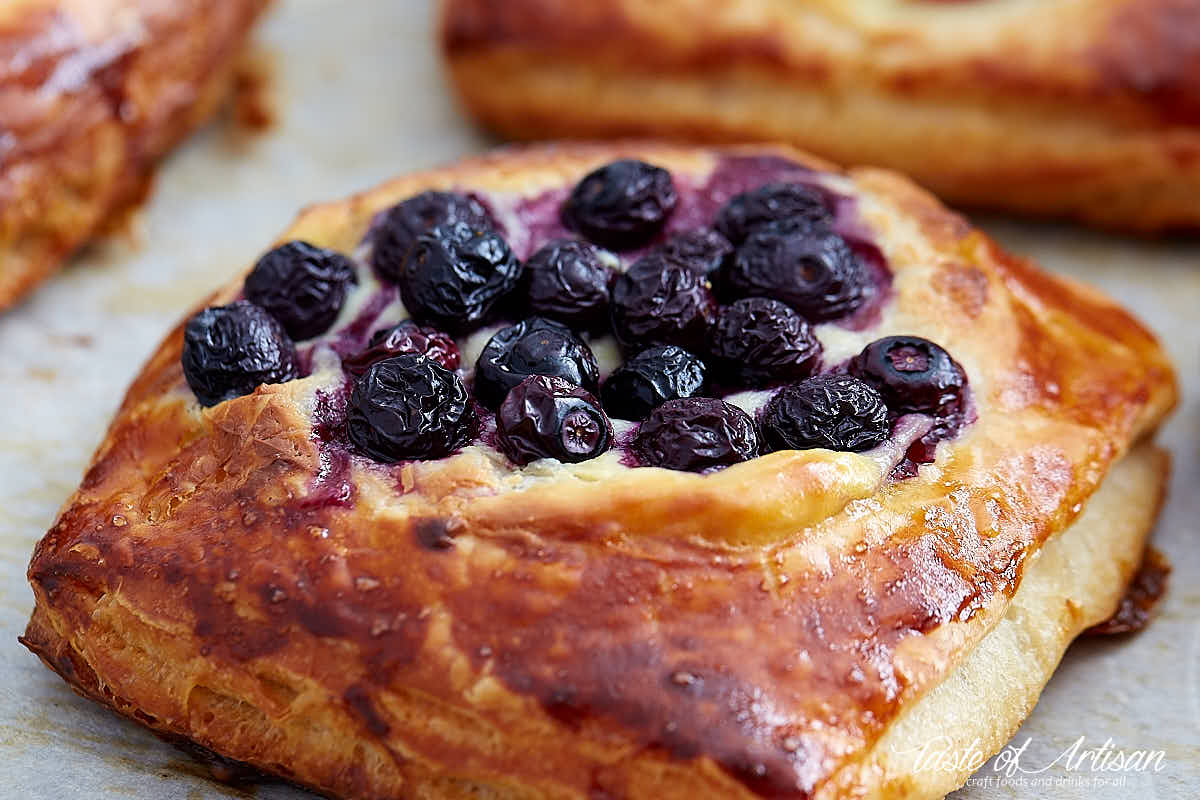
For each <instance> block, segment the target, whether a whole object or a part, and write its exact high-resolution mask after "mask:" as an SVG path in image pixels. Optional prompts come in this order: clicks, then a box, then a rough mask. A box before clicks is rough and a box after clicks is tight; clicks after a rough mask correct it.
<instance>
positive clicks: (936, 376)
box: [849, 336, 967, 417]
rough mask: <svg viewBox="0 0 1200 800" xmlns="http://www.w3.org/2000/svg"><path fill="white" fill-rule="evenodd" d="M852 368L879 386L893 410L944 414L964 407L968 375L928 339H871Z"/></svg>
mask: <svg viewBox="0 0 1200 800" xmlns="http://www.w3.org/2000/svg"><path fill="white" fill-rule="evenodd" d="M849 371H850V374H851V375H856V376H858V377H859V378H862V379H863V380H864V381H866V382H867V383H869V384H871V385H872V386H874V387H875V388H876V389H878V390H879V393H880V394H882V395H883V399H884V400H885V401H887V404H888V407H889V408H890V409H891V410H892V411H893V412H896V413H901V414H902V413H907V412H915V413H919V414H933V415H935V416H939V417H944V416H949V415H951V414H954V413H957V412H959V411H961V410H962V397H963V389H964V387H965V386H966V384H967V376H966V374H965V373H964V372H963V368H962V367H960V366H959V365H958V363H957V362H956V361H955V360H954V359H953V358H951V357H950V354H949V353H947V352H946V351H945V350H943V349H942V348H941V347H938V346H937V345H936V344H934V343H933V342H931V341H929V340H928V339H922V338H920V337H919V336H888V337H887V338H884V339H879V340H877V341H874V342H871V343H870V344H869V345H867V346H866V348H864V349H863V351H862V352H861V353H859V354H858V355H857V356H855V357H854V358H853V359H852V360H851V361H850V367H849Z"/></svg>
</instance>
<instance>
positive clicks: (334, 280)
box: [244, 242, 356, 341]
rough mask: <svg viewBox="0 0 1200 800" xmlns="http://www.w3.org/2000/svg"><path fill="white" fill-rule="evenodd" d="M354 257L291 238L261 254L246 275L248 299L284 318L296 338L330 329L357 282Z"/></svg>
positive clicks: (305, 337)
mask: <svg viewBox="0 0 1200 800" xmlns="http://www.w3.org/2000/svg"><path fill="white" fill-rule="evenodd" d="M355 280H356V277H355V274H354V262H352V261H351V260H350V259H348V258H346V256H344V255H342V254H341V253H338V252H335V251H333V250H326V249H324V248H322V247H315V246H313V245H311V244H309V243H308V242H288V243H287V244H283V245H280V246H279V247H276V248H275V249H274V250H271V251H270V252H268V253H267V254H266V255H264V256H263V257H262V258H260V259H259V260H258V263H257V264H255V265H254V269H253V270H251V272H250V274H249V275H247V276H246V284H245V289H244V291H245V294H246V299H247V300H249V301H250V302H251V303H254V305H256V306H260V307H262V308H265V309H266V310H267V311H269V312H270V313H271V316H273V317H275V319H277V320H279V321H280V322H281V323H283V328H284V330H286V331H287V332H288V335H289V336H291V337H292V339H294V340H296V341H300V340H302V339H311V338H312V337H314V336H318V335H320V334H322V333H324V332H325V331H327V330H329V326H330V325H332V324H333V321H334V320H335V319H337V315H338V312H339V311H341V310H342V304H343V303H344V302H345V301H346V286H347V284H350V283H353V282H355Z"/></svg>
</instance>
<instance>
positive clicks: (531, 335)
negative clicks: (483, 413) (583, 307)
mask: <svg viewBox="0 0 1200 800" xmlns="http://www.w3.org/2000/svg"><path fill="white" fill-rule="evenodd" d="M599 374H600V373H599V368H598V367H597V366H596V357H595V356H593V355H592V351H591V350H590V349H589V348H588V346H587V345H586V344H584V342H583V340H582V339H580V338H579V337H578V336H576V335H575V334H574V333H572V332H571V329H570V328H568V327H567V326H566V325H563V324H561V323H558V322H554V321H553V320H548V319H544V318H542V317H530V318H529V319H527V320H524V321H523V322H518V323H517V324H516V325H511V326H509V327H507V328H504V329H503V330H501V331H498V332H497V333H496V335H495V336H493V337H492V338H491V339H489V340H488V343H487V344H486V345H484V347H483V352H482V353H480V354H479V360H478V361H477V362H475V396H476V397H477V398H478V399H479V402H481V403H483V404H484V405H485V406H487V407H488V408H495V407H496V406H498V405H500V403H501V402H502V401H503V400H504V397H505V395H507V394H508V393H509V392H510V391H511V390H512V388H513V387H514V386H516V385H517V384H518V383H520V382H521V381H523V380H525V379H526V378H528V377H529V376H530V375H546V376H549V377H552V378H562V379H563V380H565V381H567V382H568V383H570V384H572V385H573V386H578V387H580V388H582V389H586V390H587V391H589V392H591V393H593V394H595V393H596V390H597V387H598V384H599V380H600V377H599Z"/></svg>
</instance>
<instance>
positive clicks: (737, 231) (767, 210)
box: [716, 183, 833, 244]
mask: <svg viewBox="0 0 1200 800" xmlns="http://www.w3.org/2000/svg"><path fill="white" fill-rule="evenodd" d="M780 220H795V221H796V222H797V224H800V225H803V226H805V227H807V228H808V229H809V230H812V231H818V230H828V228H829V227H830V226H831V225H832V224H833V215H832V214H831V213H830V211H829V207H828V206H827V205H826V204H825V198H824V197H822V196H821V193H820V192H819V191H818V190H816V189H814V188H812V187H811V186H805V185H804V184H802V183H769V184H767V185H766V186H760V187H759V188H757V189H752V190H751V191H749V192H744V193H743V194H739V195H737V196H736V197H734V198H733V199H732V200H730V201H729V202H728V203H727V204H726V205H725V207H724V208H722V209H721V211H720V213H718V214H717V222H716V225H717V230H719V231H720V232H721V233H723V234H725V237H726V238H727V239H729V241H731V242H733V243H734V244H741V243H742V242H744V241H745V240H746V237H747V236H749V235H750V234H751V233H753V232H754V231H755V230H757V229H758V228H761V227H762V226H763V225H767V224H769V223H772V222H779V221H780Z"/></svg>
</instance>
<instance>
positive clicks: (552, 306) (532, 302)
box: [523, 239, 615, 330]
mask: <svg viewBox="0 0 1200 800" xmlns="http://www.w3.org/2000/svg"><path fill="white" fill-rule="evenodd" d="M614 274H615V273H614V272H613V270H612V268H610V267H609V266H608V265H606V264H605V263H604V261H603V253H602V252H601V251H600V250H599V249H598V248H597V247H596V246H595V245H592V244H588V243H587V242H580V241H576V240H572V239H556V240H554V241H552V242H550V243H549V244H547V245H546V246H545V247H542V248H541V249H540V250H538V251H537V252H536V253H534V254H533V255H532V256H530V257H529V260H528V261H527V262H525V275H524V278H523V281H524V286H525V297H526V303H527V305H528V307H529V310H530V311H532V312H533V313H534V314H539V315H541V316H543V317H549V318H550V319H555V320H558V321H559V322H562V323H565V324H567V325H571V326H573V327H575V328H581V329H585V330H594V329H596V328H597V327H600V326H602V325H604V324H605V323H606V322H607V321H608V292H609V286H610V285H611V284H612V279H613V275H614Z"/></svg>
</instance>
